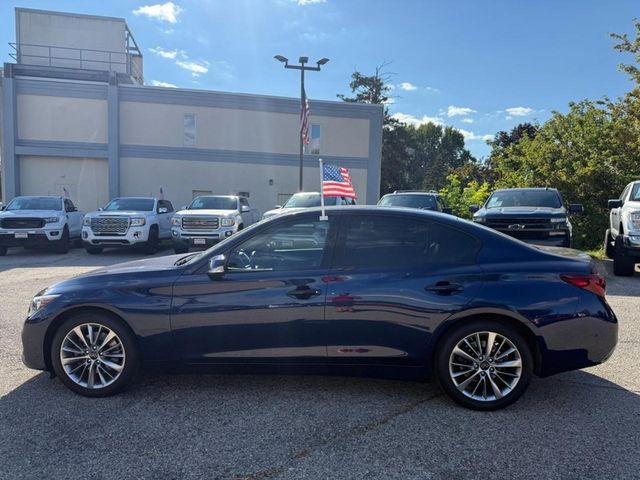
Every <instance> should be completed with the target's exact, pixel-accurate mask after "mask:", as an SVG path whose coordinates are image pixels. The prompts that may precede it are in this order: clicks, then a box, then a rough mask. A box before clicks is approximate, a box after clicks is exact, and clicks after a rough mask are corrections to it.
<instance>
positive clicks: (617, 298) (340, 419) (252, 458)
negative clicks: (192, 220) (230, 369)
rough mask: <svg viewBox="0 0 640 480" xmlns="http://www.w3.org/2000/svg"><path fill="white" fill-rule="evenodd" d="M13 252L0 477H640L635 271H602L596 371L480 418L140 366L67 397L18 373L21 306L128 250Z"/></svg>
mask: <svg viewBox="0 0 640 480" xmlns="http://www.w3.org/2000/svg"><path fill="white" fill-rule="evenodd" d="M162 253H163V252H160V254H162ZM165 253H166V252H165ZM14 258H16V259H18V258H19V259H20V261H17V262H15V263H13V262H12V264H13V266H11V267H9V266H8V265H7V263H8V261H10V260H11V261H12V260H13V259H14ZM14 258H12V257H7V258H4V259H2V267H3V269H4V270H3V272H2V275H0V288H2V291H3V300H4V301H3V303H2V305H1V306H0V430H2V432H3V434H2V437H1V438H0V457H1V458H2V459H3V464H2V468H0V478H3V479H4V478H7V479H8V478H11V479H19V478H33V477H35V476H41V477H43V478H51V477H59V476H62V475H68V476H70V477H77V476H78V472H82V475H85V476H92V477H94V478H107V475H106V474H105V472H109V474H108V476H109V477H111V476H114V477H117V476H122V477H137V478H178V477H180V478H198V477H201V476H203V475H206V476H208V477H209V478H291V479H294V478H295V479H298V478H318V476H325V477H331V476H333V477H341V478H350V477H351V478H352V477H362V476H367V477H368V478H442V479H444V478H451V476H452V475H454V472H456V474H457V475H460V476H465V475H474V474H477V468H478V465H481V464H483V463H486V462H490V464H491V465H492V468H494V469H497V470H496V471H505V472H506V471H508V472H510V474H509V476H517V477H519V478H540V477H543V476H544V477H546V478H579V477H586V476H589V477H592V478H597V477H601V478H602V477H607V478H636V477H637V472H638V471H639V469H640V458H639V456H638V455H637V451H636V445H637V444H638V443H639V442H640V433H639V432H640V429H639V428H638V426H639V424H640V419H639V417H638V412H639V411H640V380H639V379H638V376H637V372H638V370H639V369H640V354H639V353H638V352H639V351H640V322H639V321H638V319H637V315H636V312H637V306H638V296H640V274H639V273H636V275H635V276H634V277H633V278H624V279H621V278H616V277H612V276H609V277H608V281H609V301H610V303H611V305H612V307H613V308H614V310H615V311H616V314H617V315H618V319H619V321H620V332H619V333H620V338H619V345H618V348H617V350H616V352H615V353H614V355H613V356H612V358H611V359H610V360H609V361H608V362H607V363H605V364H603V365H600V366H597V367H593V368H590V369H587V370H584V371H579V372H572V373H567V374H561V375H560V376H558V377H555V378H551V379H545V380H539V381H535V380H534V382H533V383H532V385H531V388H530V389H529V392H528V394H527V395H526V396H525V397H524V398H523V399H522V400H521V401H520V402H518V403H517V404H515V405H513V406H512V407H510V408H509V409H507V410H503V411H499V412H495V413H492V414H490V415H487V414H482V413H477V412H472V411H467V410H463V409H460V408H459V407H456V406H455V405H453V404H452V403H451V402H449V401H447V400H446V399H445V397H444V395H443V394H442V393H441V392H440V391H439V390H438V389H437V388H435V387H433V386H430V385H428V384H426V385H425V384H422V383H411V382H398V381H390V380H377V379H365V378H333V377H316V376H281V375H273V376H253V375H249V376H219V375H200V374H193V375H158V374H154V373H148V374H144V375H142V377H141V381H140V383H139V384H138V385H135V386H134V388H132V389H131V390H130V391H129V392H128V393H127V394H125V395H122V396H118V397H113V398H110V399H103V400H100V401H99V402H96V401H95V400H92V399H87V398H83V397H79V396H77V395H73V394H72V393H71V392H68V391H67V390H66V389H65V388H63V387H62V386H61V385H59V383H58V382H57V381H55V380H50V379H49V378H48V375H46V374H44V373H36V372H33V371H31V370H28V369H26V368H25V367H23V366H22V363H21V361H20V348H19V344H20V329H21V323H22V319H23V318H24V316H25V313H26V308H27V305H28V302H29V300H30V298H31V297H32V296H33V295H34V294H35V293H36V292H37V291H39V290H40V289H42V288H44V287H46V286H47V285H49V284H51V283H54V282H57V281H60V280H63V279H65V278H68V277H69V276H70V275H74V274H79V273H83V272H86V271H89V270H91V269H93V268H95V266H96V265H97V263H96V262H104V264H111V263H118V262H123V261H130V260H132V259H134V258H139V255H138V257H136V255H135V254H133V253H132V252H129V251H122V250H114V251H111V252H109V253H106V254H105V255H103V256H98V257H95V256H87V255H85V254H84V252H82V251H81V250H79V249H74V250H72V251H71V252H70V253H69V254H68V255H67V256H65V257H64V259H65V261H64V262H63V263H59V260H60V258H61V257H59V256H57V255H55V254H50V253H42V254H37V255H32V254H30V253H28V252H18V253H17V254H16V256H15V257H14ZM87 260H89V261H90V264H87V263H86V261H87ZM607 266H608V268H611V267H610V265H609V264H607ZM43 392H46V395H45V394H43ZM96 419H108V420H105V421H99V420H96ZM87 425H93V426H94V428H91V429H89V428H87ZM496 439H499V440H500V441H497V440H496ZM114 445H122V446H123V448H114ZM478 445H481V446H482V447H478ZM25 452H31V453H30V454H29V455H25ZM540 458H544V459H545V461H544V462H541V461H540ZM576 459H580V461H576Z"/></svg>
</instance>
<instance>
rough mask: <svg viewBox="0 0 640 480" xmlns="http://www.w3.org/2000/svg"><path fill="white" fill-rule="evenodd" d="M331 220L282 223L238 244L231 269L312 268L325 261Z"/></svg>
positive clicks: (302, 220) (235, 270)
mask: <svg viewBox="0 0 640 480" xmlns="http://www.w3.org/2000/svg"><path fill="white" fill-rule="evenodd" d="M330 224H331V222H327V221H320V220H318V217H317V216H316V217H312V218H310V219H308V220H306V219H298V220H294V221H289V222H286V223H284V224H283V223H278V224H277V225H274V226H272V227H270V228H269V229H267V230H266V231H263V232H260V233H258V234H256V235H254V236H253V237H251V238H250V239H249V240H247V241H245V242H243V243H242V244H240V245H239V246H237V247H234V248H233V249H232V250H231V251H230V252H229V253H228V259H229V260H228V262H227V271H228V272H230V273H233V272H264V271H274V272H276V271H288V270H312V269H316V268H320V267H321V266H322V263H323V258H324V252H325V247H326V246H327V238H328V236H329V229H330V228H331V227H330Z"/></svg>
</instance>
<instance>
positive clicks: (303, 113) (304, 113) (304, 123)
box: [300, 88, 309, 145]
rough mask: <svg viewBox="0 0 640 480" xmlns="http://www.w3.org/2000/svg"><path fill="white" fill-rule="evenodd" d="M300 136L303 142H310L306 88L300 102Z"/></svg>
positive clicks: (306, 143)
mask: <svg viewBox="0 0 640 480" xmlns="http://www.w3.org/2000/svg"><path fill="white" fill-rule="evenodd" d="M300 137H301V138H302V143H303V144H305V145H308V144H309V99H307V92H305V91H304V88H303V89H302V99H301V102H300Z"/></svg>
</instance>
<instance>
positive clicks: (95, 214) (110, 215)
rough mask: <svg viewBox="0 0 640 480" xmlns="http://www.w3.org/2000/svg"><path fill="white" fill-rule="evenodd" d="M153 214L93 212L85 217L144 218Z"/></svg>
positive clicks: (122, 211)
mask: <svg viewBox="0 0 640 480" xmlns="http://www.w3.org/2000/svg"><path fill="white" fill-rule="evenodd" d="M152 213H153V212H140V211H136V210H113V211H107V210H98V211H95V212H89V213H87V215H89V216H90V217H133V216H136V215H137V216H144V215H150V214H152Z"/></svg>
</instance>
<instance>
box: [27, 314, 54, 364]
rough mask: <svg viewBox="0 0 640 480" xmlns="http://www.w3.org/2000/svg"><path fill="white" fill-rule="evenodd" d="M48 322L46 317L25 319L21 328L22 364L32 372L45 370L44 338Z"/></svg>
mask: <svg viewBox="0 0 640 480" xmlns="http://www.w3.org/2000/svg"><path fill="white" fill-rule="evenodd" d="M49 324H50V320H49V318H48V317H34V318H27V320H26V321H25V322H24V325H23V326H22V363H24V365H25V366H26V367H28V368H32V369H34V370H47V369H48V366H47V361H46V360H45V358H44V355H45V353H44V352H45V349H44V345H45V338H46V334H47V328H48V327H49Z"/></svg>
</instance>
